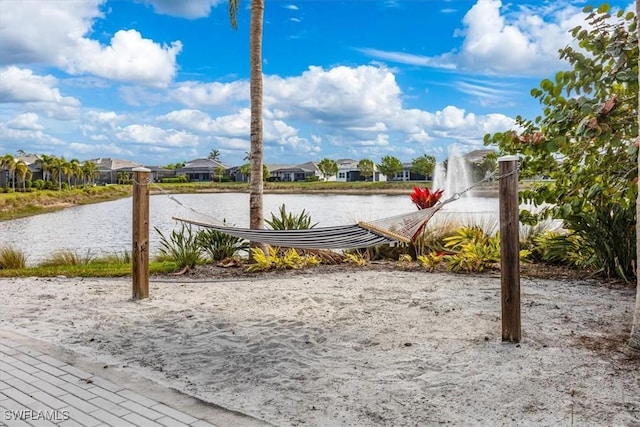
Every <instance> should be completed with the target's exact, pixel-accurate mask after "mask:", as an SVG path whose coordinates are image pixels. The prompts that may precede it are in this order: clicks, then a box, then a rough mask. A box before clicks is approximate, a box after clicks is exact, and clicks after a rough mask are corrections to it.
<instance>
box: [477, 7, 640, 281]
mask: <svg viewBox="0 0 640 427" xmlns="http://www.w3.org/2000/svg"><path fill="white" fill-rule="evenodd" d="M584 10H585V12H587V13H588V14H589V15H588V17H587V20H588V24H589V26H588V27H587V28H583V27H576V28H574V29H573V30H572V35H573V37H574V38H575V39H576V42H577V43H575V45H577V46H579V50H577V49H574V47H572V46H574V45H571V46H567V47H565V48H564V49H562V50H561V51H560V59H564V60H567V61H568V62H569V64H570V65H572V66H573V69H572V70H568V71H561V72H558V73H556V75H555V78H554V79H553V80H551V79H545V80H543V81H542V82H541V83H540V87H539V88H536V89H533V90H532V91H531V94H532V95H533V96H534V97H535V98H537V99H538V100H539V101H540V102H541V104H542V105H543V112H544V114H543V115H542V116H539V117H536V118H535V119H534V120H525V119H524V118H522V117H517V119H516V126H517V127H518V129H520V130H519V131H518V132H516V131H507V132H502V133H497V134H494V135H486V136H485V143H486V144H497V145H498V146H499V147H500V149H501V150H502V151H503V152H505V153H512V154H518V155H520V156H521V157H522V165H523V167H522V168H521V174H522V175H523V176H529V177H537V176H548V177H549V178H551V179H550V180H548V181H545V182H542V183H540V184H539V185H538V186H537V187H534V188H530V189H525V190H523V191H521V194H520V196H521V199H522V200H523V201H524V202H527V203H532V204H533V205H534V206H538V207H541V209H540V211H539V212H537V213H532V212H528V211H523V212H522V215H521V219H522V220H523V222H528V223H534V222H536V221H538V220H540V219H542V218H546V217H548V216H551V217H553V218H557V219H560V220H562V221H563V225H564V227H565V228H566V229H569V230H572V231H573V232H574V233H576V234H577V235H578V236H580V237H581V239H580V240H579V241H580V243H581V244H583V245H585V246H586V247H588V250H589V251H592V252H593V253H594V255H595V257H596V263H597V266H596V267H597V268H598V269H600V270H602V271H603V272H604V274H605V275H607V276H613V275H617V276H619V277H621V278H623V279H625V280H629V279H630V278H631V277H632V276H633V275H634V274H636V271H635V268H634V261H635V258H636V235H635V226H636V219H635V211H636V199H637V197H638V194H637V193H638V185H637V184H636V182H635V180H636V179H637V176H638V165H637V162H638V147H637V146H636V145H634V141H635V140H636V138H637V136H638V120H637V107H638V73H637V69H638V34H637V21H636V19H635V16H634V14H633V13H626V12H624V11H620V12H619V13H618V14H617V16H616V17H615V18H612V17H611V16H610V15H609V13H608V12H609V10H610V9H609V6H608V5H602V6H600V7H599V8H598V9H597V10H594V9H593V8H592V7H586V8H585V9H584Z"/></svg>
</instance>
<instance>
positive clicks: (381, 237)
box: [173, 194, 460, 249]
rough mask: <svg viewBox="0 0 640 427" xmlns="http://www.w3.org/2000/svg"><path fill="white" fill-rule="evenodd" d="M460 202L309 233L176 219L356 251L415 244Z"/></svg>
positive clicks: (283, 242)
mask: <svg viewBox="0 0 640 427" xmlns="http://www.w3.org/2000/svg"><path fill="white" fill-rule="evenodd" d="M458 198H460V195H459V194H455V195H454V196H452V197H451V198H449V199H447V200H445V201H442V202H438V203H437V204H436V205H434V206H432V207H430V208H426V209H421V210H418V211H414V212H410V213H406V214H401V215H396V216H393V217H388V218H383V219H378V220H374V221H369V222H363V221H361V222H358V223H357V224H353V225H342V226H334V227H318V228H309V229H305V230H269V229H262V230H258V229H249V228H239V227H230V226H228V225H226V224H225V223H223V222H219V221H198V220H195V219H188V218H181V217H175V216H174V217H173V219H175V220H177V221H181V222H185V223H188V224H193V225H197V226H200V227H206V228H211V229H213V230H217V231H220V232H222V233H225V234H229V235H231V236H235V237H238V238H241V239H246V240H249V241H251V242H260V243H265V244H268V245H272V246H282V247H287V248H299V249H354V248H365V247H368V246H375V245H379V244H382V243H393V242H403V243H409V242H411V241H413V240H415V238H416V237H417V236H418V235H419V234H420V232H421V231H422V230H423V228H424V227H425V225H426V224H427V222H428V221H429V220H430V219H431V217H432V216H433V215H434V214H435V213H436V212H437V211H439V210H440V209H441V208H442V207H443V206H444V205H445V204H447V203H450V202H452V201H454V200H457V199H458Z"/></svg>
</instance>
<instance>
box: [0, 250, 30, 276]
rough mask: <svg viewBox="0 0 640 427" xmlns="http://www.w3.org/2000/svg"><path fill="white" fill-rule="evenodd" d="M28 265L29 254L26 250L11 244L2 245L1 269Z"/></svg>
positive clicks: (0, 252)
mask: <svg viewBox="0 0 640 427" xmlns="http://www.w3.org/2000/svg"><path fill="white" fill-rule="evenodd" d="M26 265H27V256H26V255H25V253H24V251H22V250H21V249H17V248H15V247H13V246H11V245H9V246H3V247H0V270H2V269H9V268H10V269H15V268H24V267H26Z"/></svg>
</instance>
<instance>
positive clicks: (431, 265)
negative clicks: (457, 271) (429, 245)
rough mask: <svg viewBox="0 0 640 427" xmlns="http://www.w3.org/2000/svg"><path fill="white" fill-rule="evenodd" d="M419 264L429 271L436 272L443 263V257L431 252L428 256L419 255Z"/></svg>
mask: <svg viewBox="0 0 640 427" xmlns="http://www.w3.org/2000/svg"><path fill="white" fill-rule="evenodd" d="M417 259H418V263H419V264H420V266H421V267H422V268H424V269H425V270H427V271H434V270H435V269H436V267H437V266H438V264H440V263H441V262H442V255H438V253H437V252H431V253H428V254H426V255H418V258H417Z"/></svg>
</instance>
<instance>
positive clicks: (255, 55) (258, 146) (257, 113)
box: [249, 0, 264, 247]
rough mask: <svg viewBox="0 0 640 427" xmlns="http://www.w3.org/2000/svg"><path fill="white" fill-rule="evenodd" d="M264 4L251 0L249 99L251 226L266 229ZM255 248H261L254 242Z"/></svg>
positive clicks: (257, 0)
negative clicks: (263, 201) (263, 166)
mask: <svg viewBox="0 0 640 427" xmlns="http://www.w3.org/2000/svg"><path fill="white" fill-rule="evenodd" d="M263 19H264V0H251V27H250V42H249V51H250V66H251V73H250V99H251V154H250V162H251V182H250V184H249V226H250V228H252V229H261V228H264V215H263V211H262V194H263V190H264V184H263V173H262V28H263ZM251 246H253V247H262V245H261V244H260V243H256V242H252V243H251Z"/></svg>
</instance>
